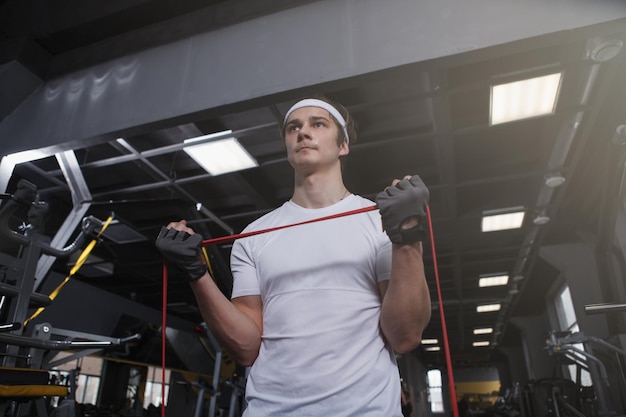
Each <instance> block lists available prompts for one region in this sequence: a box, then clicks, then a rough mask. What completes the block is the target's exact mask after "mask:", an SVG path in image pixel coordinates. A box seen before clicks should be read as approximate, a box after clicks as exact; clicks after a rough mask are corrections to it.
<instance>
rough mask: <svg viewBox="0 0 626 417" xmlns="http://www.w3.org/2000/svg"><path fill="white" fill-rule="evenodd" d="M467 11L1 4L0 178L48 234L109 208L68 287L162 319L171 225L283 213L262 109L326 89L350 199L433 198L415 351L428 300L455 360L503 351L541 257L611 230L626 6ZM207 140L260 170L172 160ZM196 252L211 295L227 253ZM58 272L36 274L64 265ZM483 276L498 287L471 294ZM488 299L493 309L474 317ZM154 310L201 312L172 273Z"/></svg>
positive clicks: (409, 6) (549, 281) (548, 268)
mask: <svg viewBox="0 0 626 417" xmlns="http://www.w3.org/2000/svg"><path fill="white" fill-rule="evenodd" d="M471 3H472V5H471V6H470V5H468V4H466V3H465V2H458V3H457V2H454V1H451V0H450V1H435V0H430V1H419V2H415V1H398V2H384V5H383V2H357V1H348V0H345V1H293V0H292V1H287V0H283V1H279V0H274V1H263V2H258V1H244V0H228V1H226V0H222V1H207V0H203V1H200V0H186V1H177V0H159V1H157V0H154V1H148V0H132V1H129V0H116V1H106V2H97V3H93V2H82V1H76V0H62V1H56V2H47V1H43V0H39V1H36V0H30V1H23V0H4V1H0V38H1V39H0V40H1V45H2V47H1V48H0V97H2V102H1V103H0V138H1V140H0V151H1V152H0V154H1V155H9V154H14V153H18V152H22V151H29V150H38V151H39V155H38V156H37V157H28V156H27V157H25V158H23V159H22V160H21V161H23V162H18V163H15V164H12V163H9V162H8V161H7V160H6V159H5V161H3V166H2V169H3V171H2V172H1V174H2V175H1V176H0V177H1V178H0V182H1V184H0V185H1V186H2V187H3V190H4V189H6V190H7V192H13V191H14V190H15V186H16V184H17V181H18V180H19V179H20V178H24V179H27V180H28V181H30V182H32V183H33V184H35V185H36V186H37V188H38V189H39V194H40V198H41V199H42V200H45V201H47V202H48V203H49V205H50V208H51V212H50V215H49V218H48V219H47V222H46V232H47V233H48V234H50V236H54V235H55V234H56V233H57V231H59V230H62V229H64V222H65V221H66V219H67V218H68V216H71V213H72V209H73V208H74V209H76V207H80V208H81V211H80V213H81V216H82V214H85V215H87V214H92V215H94V216H96V217H98V218H100V219H105V218H106V217H107V216H108V215H109V214H111V213H114V215H115V221H116V223H115V224H114V225H112V226H111V228H110V229H109V231H108V232H107V233H105V235H104V237H103V238H102V240H101V242H100V243H99V244H98V246H96V248H95V249H94V251H93V253H92V258H91V259H90V260H89V262H88V263H87V264H86V265H85V266H83V268H81V270H79V272H78V273H77V275H76V277H75V278H74V279H77V280H81V281H83V282H85V283H88V284H90V285H93V286H95V287H97V288H100V289H102V290H103V291H108V292H112V293H115V294H117V295H120V296H122V297H125V298H130V299H133V300H136V301H137V302H139V303H142V304H145V305H148V306H151V307H154V308H155V309H160V308H161V287H162V286H161V282H162V258H161V257H160V256H159V254H158V253H157V251H156V250H155V248H154V244H153V241H154V238H155V236H156V235H157V233H158V230H159V228H160V227H161V226H162V225H165V224H167V223H168V222H169V221H171V220H178V219H181V218H185V219H188V221H189V223H190V224H191V225H192V226H193V227H194V228H195V229H196V230H197V231H199V232H200V233H202V234H203V236H204V237H205V238H210V237H218V236H223V235H228V234H232V233H238V232H240V231H241V230H242V229H243V227H245V225H247V224H248V223H249V222H250V221H252V220H254V219H256V218H257V217H259V216H260V215H262V214H264V213H266V212H267V211H269V210H271V209H273V208H275V207H277V206H279V205H280V204H282V202H284V201H285V200H286V199H288V198H289V197H290V192H291V189H292V173H291V169H290V167H289V165H288V163H287V161H286V159H285V157H284V152H283V147H282V144H281V141H280V139H279V136H278V130H277V120H279V118H280V116H281V114H283V112H284V111H285V110H286V109H287V107H288V105H289V104H290V103H291V102H293V101H294V100H296V99H298V98H300V97H302V96H304V95H306V94H310V93H314V92H315V93H316V92H321V93H324V94H326V95H328V96H329V97H331V98H333V99H336V100H338V101H339V102H341V103H343V104H344V105H346V106H347V107H348V108H349V110H350V111H351V112H352V114H353V115H354V117H355V118H356V120H357V123H358V127H359V129H358V132H359V134H358V140H357V141H356V142H355V143H353V144H351V153H350V157H349V160H348V163H347V165H346V167H345V179H346V184H347V186H348V188H349V189H350V190H351V191H352V192H354V193H358V194H361V195H364V196H366V197H370V198H373V197H374V196H375V194H376V193H377V192H378V191H380V190H381V189H383V188H384V187H385V186H386V185H387V184H388V183H389V182H390V181H391V180H392V179H393V178H397V177H400V176H403V175H405V174H413V173H417V174H419V175H420V176H421V177H422V178H423V179H424V181H425V183H426V184H427V185H428V187H429V189H430V192H431V204H430V208H431V213H432V227H433V231H434V233H433V237H434V242H435V249H436V262H437V265H438V275H439V284H440V288H441V300H443V303H442V304H441V303H440V301H439V297H438V293H437V280H436V273H435V267H434V265H435V259H434V258H433V255H432V253H433V252H432V245H431V244H430V243H428V244H427V245H426V247H425V263H426V267H427V275H428V280H429V285H430V290H431V296H432V300H433V307H434V309H433V317H432V321H431V323H430V325H429V327H428V328H427V330H426V332H425V334H424V337H425V338H428V339H438V341H439V342H438V345H439V346H440V347H441V348H442V349H441V350H439V351H438V352H437V351H435V352H430V351H428V352H427V351H426V350H425V349H424V348H425V347H427V346H424V347H422V348H419V349H418V352H417V354H419V355H420V356H422V357H423V358H425V360H426V361H427V362H430V363H442V362H443V351H444V350H443V334H442V325H441V316H440V307H441V306H443V310H444V313H445V318H446V328H447V335H448V338H449V345H450V349H451V352H452V356H453V358H454V359H455V361H456V362H457V363H458V364H461V365H463V364H465V365H469V364H484V363H490V362H493V361H495V360H497V358H498V357H499V355H500V352H501V349H502V348H507V347H518V346H519V344H520V343H521V337H520V333H519V330H518V329H517V328H516V327H515V326H514V325H513V324H512V323H513V322H514V319H515V318H520V317H527V316H535V315H539V314H541V313H542V312H543V311H544V309H545V295H546V294H547V293H548V292H549V291H550V290H551V288H552V286H553V285H554V283H555V282H556V281H557V279H558V277H559V274H560V272H559V269H558V268H557V267H556V266H554V265H552V264H550V263H548V262H547V261H545V260H544V259H542V257H541V256H540V251H541V248H542V247H546V246H550V245H557V244H561V243H564V242H576V241H580V240H585V241H591V242H595V243H597V244H601V243H602V242H604V241H605V240H606V239H608V236H609V235H610V231H607V225H606V224H605V222H603V218H606V217H605V215H606V214H607V211H609V210H611V207H612V206H613V205H614V203H615V202H614V197H615V193H616V192H617V190H618V187H619V181H620V178H617V177H616V170H615V165H616V160H615V158H616V155H619V152H618V148H620V147H622V146H623V141H624V137H623V135H622V136H621V137H620V135H619V134H617V133H616V129H617V128H618V126H620V125H623V124H624V123H626V111H625V109H626V54H625V53H624V51H623V47H622V46H623V44H624V42H625V41H626V4H624V3H623V2H621V1H596V2H591V1H589V2H585V1H577V0H568V1H566V0H563V1H560V2H542V1H539V0H535V1H529V2H523V4H521V3H520V2H515V1H505V2H497V4H494V3H493V2H490V1H487V0H480V1H474V2H471ZM549 74H561V79H560V83H559V85H558V91H557V93H558V96H557V101H556V105H555V106H554V108H553V109H552V111H551V112H550V113H549V114H547V115H543V116H539V117H533V118H528V119H524V120H519V121H512V122H508V123H502V124H493V123H490V103H491V88H492V86H495V85H501V84H506V83H509V82H514V81H520V80H525V79H530V78H534V77H539V76H544V75H549ZM225 130H230V131H232V136H234V137H236V138H237V139H238V141H239V142H240V143H241V144H242V145H243V146H244V148H245V149H246V150H247V152H248V153H249V154H250V155H252V156H253V157H254V159H255V160H256V161H257V162H258V167H255V168H251V169H247V170H244V171H238V172H232V173H227V174H222V175H216V176H212V175H210V174H208V173H207V172H206V171H205V170H204V169H203V168H201V167H200V166H199V165H198V164H197V163H196V162H195V161H194V160H193V159H191V158H190V157H189V156H188V155H187V153H186V152H184V151H183V141H184V140H185V139H188V138H193V137H198V136H202V135H208V134H212V133H216V132H223V131H225ZM223 136H224V137H226V136H230V135H228V134H223ZM20 155H22V156H23V155H25V154H20ZM563 180H564V182H563ZM511 208H521V209H522V210H523V212H524V218H523V222H522V225H521V227H520V228H517V229H512V230H505V231H494V232H482V231H481V220H482V216H483V214H484V213H485V212H489V213H492V214H493V213H501V212H505V211H507V210H509V209H511ZM303 238H305V237H304V236H303ZM329 238H332V237H330V236H329ZM9 246H10V245H9ZM13 249H14V248H13ZM207 249H208V252H209V255H210V257H211V261H212V267H213V269H214V271H215V275H216V279H217V281H218V283H219V285H220V287H221V288H222V290H223V291H224V292H225V293H227V294H228V293H229V292H230V289H231V276H230V272H229V269H228V263H229V253H230V245H229V244H223V245H217V246H210V247H208V248H207ZM5 250H12V248H10V247H8V248H7V244H6V243H5ZM285 256H286V257H287V256H289V254H288V253H286V254H285ZM71 262H72V261H71V260H67V259H57V260H55V261H54V262H53V263H52V264H51V265H50V268H51V269H53V270H55V271H58V272H59V273H61V274H66V273H67V271H68V270H69V268H70V265H71ZM494 275H507V276H508V281H507V282H506V284H505V285H500V286H495V287H482V288H481V287H479V279H480V278H481V277H484V276H494ZM592 301H601V300H592ZM486 304H499V305H500V309H499V310H498V311H492V312H486V313H479V312H477V306H482V305H486ZM168 313H169V314H171V315H176V316H179V317H181V318H184V319H187V320H190V321H192V322H199V321H200V320H201V319H200V317H199V315H198V311H197V309H196V307H195V301H194V299H193V296H192V294H191V291H190V290H189V288H188V287H187V285H186V284H185V283H184V280H183V279H182V278H181V277H180V276H179V275H178V273H177V271H175V270H172V271H171V273H170V286H169V294H168ZM477 328H492V329H493V332H492V333H487V334H483V335H476V334H474V329H477ZM476 341H483V342H488V346H482V347H476V346H473V344H474V342H476Z"/></svg>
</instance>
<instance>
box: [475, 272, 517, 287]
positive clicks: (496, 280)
mask: <svg viewBox="0 0 626 417" xmlns="http://www.w3.org/2000/svg"><path fill="white" fill-rule="evenodd" d="M508 283H509V276H508V275H507V274H501V275H489V276H481V277H480V278H479V279H478V286H479V287H481V288H482V287H497V286H499V285H506V284H508Z"/></svg>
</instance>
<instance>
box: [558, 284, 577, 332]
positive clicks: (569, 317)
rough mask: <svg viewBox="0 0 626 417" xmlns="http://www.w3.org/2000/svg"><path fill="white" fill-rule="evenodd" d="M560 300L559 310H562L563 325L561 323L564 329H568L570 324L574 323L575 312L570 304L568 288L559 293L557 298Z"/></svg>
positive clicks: (570, 297)
mask: <svg viewBox="0 0 626 417" xmlns="http://www.w3.org/2000/svg"><path fill="white" fill-rule="evenodd" d="M559 298H560V299H561V308H562V309H563V318H564V320H565V323H562V324H563V325H564V327H565V328H569V327H570V326H572V324H574V323H576V321H577V320H576V312H575V311H574V303H573V302H572V296H571V294H570V291H569V287H565V289H564V290H563V291H562V292H561V295H560V297H559Z"/></svg>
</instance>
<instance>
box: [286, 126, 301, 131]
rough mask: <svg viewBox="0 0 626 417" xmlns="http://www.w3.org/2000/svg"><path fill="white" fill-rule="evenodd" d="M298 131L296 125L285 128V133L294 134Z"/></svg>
mask: <svg viewBox="0 0 626 417" xmlns="http://www.w3.org/2000/svg"><path fill="white" fill-rule="evenodd" d="M298 130H300V126H298V125H289V126H287V132H296V131H298Z"/></svg>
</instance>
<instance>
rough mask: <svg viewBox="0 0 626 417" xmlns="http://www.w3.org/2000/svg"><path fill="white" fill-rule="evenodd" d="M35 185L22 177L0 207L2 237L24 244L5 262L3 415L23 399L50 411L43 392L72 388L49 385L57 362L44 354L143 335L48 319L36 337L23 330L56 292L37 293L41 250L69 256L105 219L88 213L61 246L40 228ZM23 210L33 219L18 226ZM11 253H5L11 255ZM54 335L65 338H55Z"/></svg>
mask: <svg viewBox="0 0 626 417" xmlns="http://www.w3.org/2000/svg"><path fill="white" fill-rule="evenodd" d="M36 196H37V189H36V187H35V186H34V185H33V184H31V183H29V182H27V181H25V180H20V181H19V183H18V186H17V190H16V192H15V194H14V195H10V194H2V195H0V198H1V199H2V200H4V203H3V205H2V207H0V236H2V237H3V238H4V239H6V240H8V241H11V242H14V243H16V244H18V245H19V254H18V256H17V257H16V258H15V259H14V260H12V261H11V262H10V263H9V264H8V265H6V270H5V273H4V276H3V277H2V278H3V279H2V282H0V356H1V359H2V360H1V361H0V365H1V369H0V370H1V371H2V372H1V373H0V374H1V376H0V415H4V413H5V411H6V409H7V408H9V407H10V410H11V415H19V408H20V405H21V402H23V401H25V400H26V401H27V400H35V404H36V406H37V414H38V415H39V416H40V417H42V416H47V411H46V409H45V407H44V406H43V405H42V401H40V400H41V399H42V398H43V397H44V396H66V395H67V394H68V389H67V387H63V386H56V385H49V384H48V380H49V374H48V372H47V371H46V370H45V369H50V368H51V367H53V366H56V365H57V363H48V362H47V360H46V358H44V355H45V354H46V353H47V352H50V351H53V352H54V351H60V350H77V351H80V353H77V354H76V355H72V356H70V359H67V358H66V359H65V360H72V359H75V358H77V357H79V356H85V355H89V354H93V353H96V352H98V351H100V350H102V349H105V348H110V347H115V346H121V345H125V344H127V343H129V342H130V341H134V340H138V338H139V335H132V336H130V337H127V338H123V339H117V338H109V337H104V336H100V335H92V334H87V333H82V332H73V331H71V330H63V329H54V328H53V327H52V326H51V325H50V324H49V323H43V324H39V325H37V326H36V327H35V328H34V330H33V333H32V335H31V336H25V335H24V325H23V323H24V322H25V320H26V318H27V314H28V310H29V308H32V307H35V308H38V307H45V306H47V305H49V304H50V303H51V302H52V300H51V297H49V296H46V295H43V294H39V293H36V292H34V287H35V273H36V268H37V263H38V261H39V259H40V257H41V256H42V255H47V256H50V257H55V258H59V257H67V256H70V255H71V254H73V253H75V252H77V251H78V250H79V249H81V247H83V246H84V243H85V242H86V241H87V239H89V238H92V239H93V237H94V236H95V232H96V230H98V229H100V228H102V226H103V222H101V221H100V220H98V219H96V218H94V217H92V216H88V217H85V218H84V219H83V221H82V226H81V230H80V232H79V234H78V236H77V237H76V238H75V239H74V241H73V242H72V243H70V244H69V245H67V246H66V247H64V248H61V249H58V248H55V247H52V246H51V245H49V244H48V243H47V237H45V236H44V235H42V234H41V233H40V231H39V229H40V226H41V224H38V222H37V220H41V218H42V217H43V214H45V212H47V204H46V203H45V202H40V201H37V199H36ZM19 209H27V210H28V218H29V220H33V221H32V222H31V223H29V224H27V225H24V226H23V227H21V228H20V229H21V230H20V231H16V230H13V229H12V228H11V225H10V222H11V220H12V218H13V216H15V215H16V213H17V212H18V210H19ZM8 258H10V257H8V256H7V257H6V259H8ZM52 336H55V337H59V336H60V337H62V338H65V339H64V340H58V339H56V338H55V339H53V338H52Z"/></svg>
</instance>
